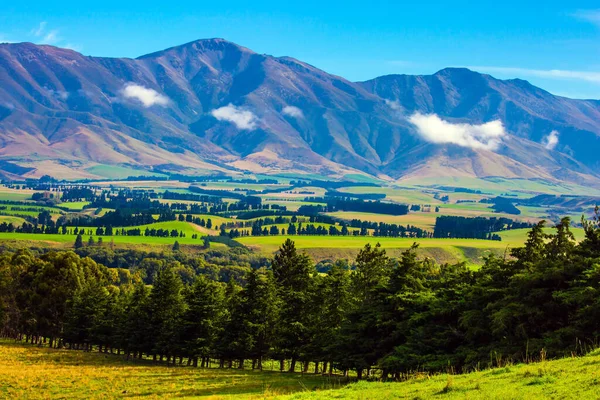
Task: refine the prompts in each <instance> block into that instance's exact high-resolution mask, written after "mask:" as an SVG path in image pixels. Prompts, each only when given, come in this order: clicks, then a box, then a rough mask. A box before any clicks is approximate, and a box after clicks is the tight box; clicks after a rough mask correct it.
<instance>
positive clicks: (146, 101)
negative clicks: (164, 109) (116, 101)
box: [121, 83, 169, 107]
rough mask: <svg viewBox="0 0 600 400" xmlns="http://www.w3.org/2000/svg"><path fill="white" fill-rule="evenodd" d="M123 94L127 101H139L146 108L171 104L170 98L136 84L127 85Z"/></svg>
mask: <svg viewBox="0 0 600 400" xmlns="http://www.w3.org/2000/svg"><path fill="white" fill-rule="evenodd" d="M121 93H122V95H123V97H125V98H127V99H135V100H138V101H139V102H140V103H142V104H143V105H144V107H152V106H153V105H159V106H166V105H167V104H169V98H168V97H166V96H164V95H162V94H160V93H158V92H157V91H156V90H154V89H150V88H147V87H145V86H142V85H138V84H135V83H128V84H126V85H125V86H124V87H123V90H122V91H121Z"/></svg>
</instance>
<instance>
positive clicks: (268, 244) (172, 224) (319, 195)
mask: <svg viewBox="0 0 600 400" xmlns="http://www.w3.org/2000/svg"><path fill="white" fill-rule="evenodd" d="M100 168H104V167H103V166H98V167H97V169H98V171H100ZM107 171H108V170H107ZM121 172H123V173H124V172H127V171H125V170H123V171H115V173H116V174H117V175H118V173H121ZM111 173H112V172H110V171H108V172H107V174H106V175H107V176H109V175H110V174H111ZM117 175H115V176H117ZM253 182H255V183H253ZM275 182H277V183H275ZM477 182H478V183H479V184H481V188H480V190H475V189H473V190H472V189H469V187H471V186H472V185H474V184H475V182H472V181H468V180H467V181H460V180H459V181H451V182H450V183H448V182H446V185H442V184H441V183H439V182H434V181H431V182H426V181H425V182H421V184H420V185H415V184H413V183H412V182H408V183H406V182H405V183H403V184H402V186H397V185H390V186H372V184H371V183H367V184H363V183H356V184H352V183H348V184H347V185H346V186H342V187H340V188H339V189H336V190H337V193H339V195H340V196H378V197H379V198H383V202H385V203H393V204H409V205H417V206H418V207H419V209H418V211H411V212H409V213H407V214H405V215H390V214H374V213H369V212H362V211H342V210H338V211H331V212H324V213H322V214H321V215H322V216H323V217H325V218H329V219H327V220H324V221H317V220H315V222H311V221H312V220H309V217H308V216H306V215H302V214H301V213H299V212H298V211H299V210H301V209H302V207H326V206H327V204H326V201H325V198H326V196H327V195H328V193H332V192H330V190H329V189H326V188H324V187H320V186H311V185H310V184H308V185H304V186H299V187H298V186H297V184H296V186H295V184H294V181H293V180H291V179H290V178H278V179H277V180H275V179H271V178H269V179H266V180H264V181H260V180H255V181H252V180H248V181H243V182H236V181H228V180H214V181H210V180H208V181H206V182H203V183H201V184H196V185H198V187H200V188H201V189H202V190H203V191H205V192H206V193H213V192H214V193H219V196H221V199H220V201H222V202H224V203H225V204H237V203H238V202H239V201H240V200H239V199H240V196H256V197H258V198H260V200H261V202H262V207H264V208H267V209H274V210H276V211H275V215H277V210H286V212H287V213H288V214H285V213H284V214H283V215H288V217H285V218H283V220H281V221H274V220H273V221H271V222H268V221H267V223H266V224H265V223H264V222H261V221H262V219H264V218H265V217H253V218H243V217H241V214H240V215H236V214H237V213H235V212H220V213H219V212H217V213H215V212H206V211H207V210H208V209H207V208H204V209H203V210H204V211H203V212H199V213H198V212H193V211H190V210H193V207H195V206H198V205H202V204H203V203H199V202H198V201H194V200H191V199H189V198H187V197H186V196H190V195H192V196H193V194H194V191H193V190H191V189H190V184H189V183H186V182H180V181H170V180H169V181H162V180H156V181H151V180H145V181H135V180H127V181H118V180H106V181H98V182H91V183H90V185H91V186H92V187H95V188H96V189H95V190H96V192H97V193H99V191H107V193H113V194H115V193H119V192H120V191H128V190H132V189H135V190H137V191H138V192H141V193H152V194H153V195H154V196H155V197H156V198H157V200H158V201H159V202H160V203H161V204H164V205H165V207H171V209H172V210H173V212H174V218H176V217H177V216H178V215H179V216H181V215H180V214H185V216H187V220H186V221H163V222H154V223H152V224H150V225H132V226H127V227H121V226H113V229H115V230H121V229H124V228H126V229H128V230H132V229H140V230H141V231H145V230H146V228H149V229H166V230H169V231H172V230H177V231H178V233H179V235H178V237H176V238H175V237H172V236H169V237H146V236H145V235H143V234H142V235H141V236H134V235H133V236H132V235H118V234H117V235H112V236H111V237H103V238H102V239H103V242H104V243H105V245H106V244H108V243H110V244H111V246H117V247H118V246H127V245H135V246H139V245H144V246H146V247H151V246H154V245H156V246H167V245H172V244H173V243H174V241H175V240H177V241H178V242H179V243H180V244H181V245H184V246H189V245H192V246H196V245H200V244H202V237H203V236H205V235H211V236H215V235H217V236H218V235H220V234H223V232H224V233H225V234H227V235H229V236H232V237H233V239H234V240H237V241H238V242H239V243H241V244H243V245H246V246H248V247H249V248H251V249H254V250H256V251H258V252H260V253H263V254H272V253H273V252H274V251H276V249H277V248H278V246H279V245H280V244H281V243H282V242H283V240H284V239H285V237H288V236H289V237H292V238H293V239H294V240H295V242H296V244H297V246H298V248H300V249H303V250H306V251H307V252H308V253H309V254H310V255H311V256H315V257H316V258H317V259H321V258H323V257H325V258H327V256H328V254H329V255H330V256H339V255H344V254H347V255H352V254H354V252H355V251H356V250H358V249H360V248H361V247H363V246H364V245H365V244H367V243H376V242H380V243H381V244H382V246H383V247H384V248H387V249H390V250H401V249H405V248H407V247H409V246H410V245H411V244H412V243H413V242H415V241H416V242H418V243H419V244H420V247H421V249H423V250H424V255H428V256H431V255H433V256H434V257H435V255H436V254H439V255H440V257H441V259H444V260H448V259H452V260H460V259H467V260H468V261H469V262H473V261H474V260H472V259H469V257H466V258H464V257H462V254H463V253H465V251H464V250H463V249H467V251H466V253H470V250H468V249H474V250H477V251H476V253H477V258H478V260H475V263H479V262H481V260H482V258H481V257H482V254H483V253H482V251H483V250H490V251H491V252H496V253H499V252H501V251H504V250H506V249H507V248H514V247H518V246H520V245H521V244H522V243H523V242H524V240H525V238H526V232H525V231H518V232H517V231H511V232H509V231H506V232H500V235H499V236H500V238H501V239H502V240H501V241H489V240H470V239H432V238H427V237H418V238H417V237H412V238H411V237H377V238H375V237H372V236H373V235H376V232H375V230H374V229H373V226H369V227H368V228H367V229H366V230H363V232H360V235H359V236H355V235H356V234H357V233H359V231H360V228H359V227H352V226H350V225H348V224H350V222H351V221H363V222H368V223H377V224H380V223H384V224H388V225H398V226H407V227H410V226H413V227H416V228H419V229H422V230H424V231H426V232H433V230H434V227H435V224H436V219H437V218H438V217H439V216H443V215H446V216H457V217H470V218H472V217H486V218H491V217H495V218H499V217H503V218H508V219H514V220H515V221H525V222H529V223H536V222H538V221H540V220H542V219H548V218H551V219H552V218H554V220H555V221H557V219H556V218H557V216H559V215H561V214H560V213H561V212H562V211H564V210H561V209H555V210H553V209H551V208H549V207H543V206H533V205H517V207H518V209H519V211H520V212H521V214H520V215H510V214H506V213H502V212H500V213H498V212H495V211H494V210H493V209H492V208H491V205H490V204H489V203H485V202H482V201H485V200H486V199H490V198H491V196H493V195H496V194H502V193H506V192H507V191H510V190H512V194H513V195H514V196H515V198H525V199H526V198H528V197H531V196H533V195H534V193H535V192H533V193H532V191H534V190H543V191H544V192H543V193H554V192H560V193H564V192H566V191H568V190H569V189H576V190H578V191H580V188H573V187H562V186H559V187H557V186H555V185H550V184H541V183H531V182H529V185H527V184H526V183H525V182H521V181H502V180H500V181H497V180H496V181H493V180H492V181H477ZM425 185H428V186H425ZM458 185H465V187H466V188H465V189H464V190H463V189H460V190H458V189H455V188H456V187H458ZM108 191H110V192H108ZM166 191H169V192H170V193H175V194H178V196H180V198H179V199H173V198H162V194H164V193H165V192H166ZM35 193H36V190H33V189H32V188H29V187H28V188H25V186H22V187H19V185H17V186H14V185H11V186H6V187H0V201H5V202H9V203H10V202H13V203H15V204H7V205H6V206H3V208H2V209H0V216H2V217H3V218H4V219H3V221H6V222H7V223H11V222H12V223H13V224H17V225H20V224H22V223H23V222H24V220H23V218H28V219H31V220H35V218H36V217H37V215H38V214H39V213H40V212H42V211H47V212H49V213H50V215H51V217H52V219H53V220H54V221H58V220H59V218H60V217H62V218H67V220H70V219H72V218H80V217H82V216H88V217H91V218H99V217H104V216H106V214H107V213H111V212H114V211H115V209H114V208H110V207H107V206H106V205H105V206H103V207H94V205H93V204H92V203H91V201H90V199H71V200H69V201H62V202H61V201H53V202H52V204H49V203H48V202H46V204H42V203H40V202H39V201H38V202H36V201H33V200H32V196H33V195H34V194H35ZM38 193H40V192H39V191H38ZM50 193H52V192H50ZM229 193H231V195H228V194H229ZM56 196H57V197H58V196H61V193H60V192H58V193H56ZM217 198H218V197H217ZM217 198H215V199H217ZM319 199H321V200H320V201H319ZM175 207H177V208H175ZM181 207H184V208H183V209H182V208H181ZM185 208H188V210H187V211H186V210H185ZM294 214H295V215H297V220H298V222H297V223H294V224H293V225H294V227H295V228H296V229H300V228H302V227H303V226H307V225H311V226H312V227H314V228H315V229H317V228H318V229H323V230H324V231H325V232H329V231H330V230H331V229H334V231H336V230H337V231H338V232H339V231H340V230H341V229H342V227H343V226H344V225H348V226H347V227H348V230H347V232H348V234H349V236H330V235H329V236H327V235H326V236H323V235H322V234H319V236H311V235H310V234H309V233H308V232H307V233H304V234H302V235H297V234H295V232H292V233H291V234H290V233H288V232H287V230H288V228H290V227H291V225H290V223H289V218H290V216H291V215H294ZM570 215H572V216H573V217H574V218H575V217H577V219H578V216H580V214H578V213H570ZM158 217H159V215H158V214H157V213H155V214H153V218H154V219H157V218H158ZM8 218H12V219H8ZM240 218H243V219H240ZM286 218H287V219H286ZM208 219H210V220H211V226H210V227H206V226H200V225H199V224H198V223H193V221H196V222H197V221H199V220H204V221H207V220H208ZM255 223H261V230H262V231H264V230H265V229H266V230H267V231H268V232H270V233H271V234H272V233H273V232H278V234H275V235H261V236H254V235H251V233H252V232H251V231H252V229H251V225H252V224H255ZM75 227H76V226H75V225H72V226H71V227H69V228H68V229H67V230H66V232H61V233H45V234H39V233H25V232H23V233H20V232H0V241H10V242H15V241H25V242H28V243H35V242H37V243H39V244H40V245H50V246H53V247H69V246H72V244H73V243H74V242H75V239H76V237H77V235H76V234H75V233H74V228H75ZM82 232H85V233H84V234H82V236H85V240H86V241H87V240H88V238H89V237H92V238H93V240H94V241H98V239H99V236H98V235H96V231H95V228H94V229H84V230H82ZM268 232H267V233H268ZM80 233H81V232H80ZM234 234H235V235H241V237H235V235H234ZM263 234H264V232H263ZM192 236H194V237H192ZM425 249H430V250H429V251H425Z"/></svg>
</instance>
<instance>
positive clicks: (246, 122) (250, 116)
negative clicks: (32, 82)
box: [211, 103, 258, 130]
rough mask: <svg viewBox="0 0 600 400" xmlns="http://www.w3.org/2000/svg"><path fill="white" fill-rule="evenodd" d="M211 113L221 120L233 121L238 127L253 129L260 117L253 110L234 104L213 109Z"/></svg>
mask: <svg viewBox="0 0 600 400" xmlns="http://www.w3.org/2000/svg"><path fill="white" fill-rule="evenodd" d="M211 115H212V116H213V117H215V118H216V119H218V120H219V121H228V122H231V123H233V124H234V125H235V126H236V127H237V128H238V129H247V130H252V129H254V128H255V127H256V123H257V122H258V118H257V117H256V115H254V113H253V112H251V111H248V110H244V109H242V108H241V107H236V106H234V105H233V104H231V103H230V104H229V105H226V106H224V107H221V108H217V109H214V110H212V111H211Z"/></svg>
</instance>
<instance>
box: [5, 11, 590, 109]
mask: <svg viewBox="0 0 600 400" xmlns="http://www.w3.org/2000/svg"><path fill="white" fill-rule="evenodd" d="M57 3H59V4H60V5H57ZM212 37H222V38H225V39H227V40H230V41H233V42H236V43H238V44H240V45H243V46H246V47H249V48H251V49H252V50H254V51H256V52H259V53H267V54H272V55H275V56H283V55H287V56H292V57H296V58H298V59H301V60H303V61H306V62H308V63H310V64H313V65H315V66H317V67H319V68H322V69H324V70H326V71H327V72H330V73H334V74H337V75H341V76H343V77H345V78H347V79H350V80H353V81H358V80H366V79H370V78H373V77H376V76H379V75H385V74H396V73H406V74H430V73H434V72H436V71H437V70H439V69H441V68H444V67H447V66H466V67H470V68H472V69H475V70H478V71H481V72H488V73H491V74H492V75H494V76H496V77H499V78H517V77H518V78H522V79H527V80H529V81H530V82H532V83H533V84H535V85H537V86H540V87H542V88H544V89H546V90H549V91H550V92H552V93H555V94H559V95H564V96H569V97H577V98H595V99H600V3H599V2H598V1H571V2H566V1H555V0H548V1H545V2H540V1H531V0H521V1H513V0H505V1H493V2H492V1H485V0H482V1H479V2H476V1H462V0H457V1H428V2H427V1H410V2H403V1H379V0H370V1H361V2H358V1H324V0H321V1H311V0H305V1H302V2H292V1H288V2H286V1H280V0H279V1H235V0H230V1H227V2H205V1H201V0H196V1H194V2H189V3H188V2H186V1H173V2H153V1H150V0H149V1H123V0H121V1H113V0H107V1H98V2H94V4H93V5H86V4H85V2H81V1H69V0H66V1H65V0H61V1H60V2H48V1H43V2H41V1H31V0H30V1H20V2H11V4H9V5H6V4H3V5H2V7H1V9H0V42H1V41H9V42H21V41H30V42H34V43H47V44H53V45H57V46H62V47H71V48H74V49H76V50H78V51H80V52H82V53H83V54H86V55H95V56H113V57H137V56H140V55H143V54H146V53H150V52H153V51H157V50H162V49H164V48H167V47H171V46H175V45H178V44H182V43H186V42H189V41H192V40H195V39H201V38H212Z"/></svg>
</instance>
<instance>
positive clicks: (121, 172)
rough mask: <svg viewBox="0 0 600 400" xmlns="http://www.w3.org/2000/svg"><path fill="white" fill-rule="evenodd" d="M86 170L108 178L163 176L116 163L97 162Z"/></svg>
mask: <svg viewBox="0 0 600 400" xmlns="http://www.w3.org/2000/svg"><path fill="white" fill-rule="evenodd" d="M86 171H87V172H89V173H91V174H94V175H97V176H101V177H103V178H108V179H125V178H128V177H130V176H161V177H162V176H165V175H164V174H157V173H155V172H150V171H146V170H143V169H135V168H127V167H122V166H118V165H104V164H99V165H95V166H93V167H89V168H86Z"/></svg>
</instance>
